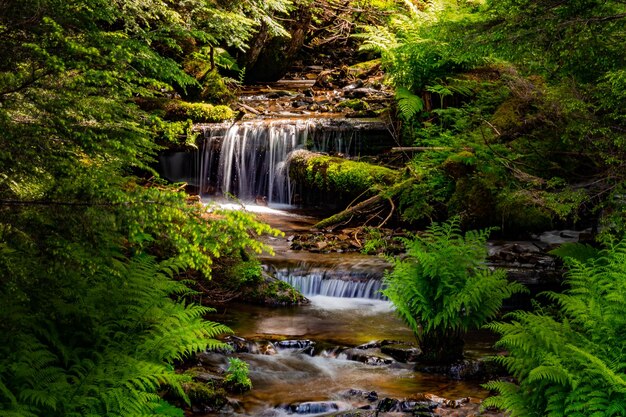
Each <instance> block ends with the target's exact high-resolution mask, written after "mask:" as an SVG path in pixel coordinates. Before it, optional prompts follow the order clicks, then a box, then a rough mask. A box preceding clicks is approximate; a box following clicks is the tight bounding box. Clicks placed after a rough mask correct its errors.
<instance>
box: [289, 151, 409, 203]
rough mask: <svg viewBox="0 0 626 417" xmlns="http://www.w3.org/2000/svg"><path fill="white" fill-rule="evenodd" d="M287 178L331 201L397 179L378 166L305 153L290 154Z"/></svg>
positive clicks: (389, 171)
mask: <svg viewBox="0 0 626 417" xmlns="http://www.w3.org/2000/svg"><path fill="white" fill-rule="evenodd" d="M289 175H290V177H291V178H292V179H293V180H294V181H296V183H297V184H298V185H301V186H303V187H305V188H310V189H314V190H317V191H322V192H325V193H327V194H328V195H332V196H333V198H335V199H336V198H337V197H339V196H340V195H343V196H346V197H355V196H358V195H360V194H362V193H364V192H366V191H367V190H370V189H372V187H374V186H376V185H390V184H393V183H394V182H396V181H397V180H398V178H399V173H398V172H397V171H395V170H392V169H389V168H386V167H383V166H380V165H374V164H369V163H366V162H359V161H352V160H348V159H342V158H338V157H331V156H326V155H321V154H316V153H314V152H308V151H299V152H297V153H295V154H294V155H293V157H292V160H291V164H290V167H289Z"/></svg>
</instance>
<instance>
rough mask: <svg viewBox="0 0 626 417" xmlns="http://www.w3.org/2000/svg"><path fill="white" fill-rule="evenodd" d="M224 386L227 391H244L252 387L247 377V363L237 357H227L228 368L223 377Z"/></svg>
mask: <svg viewBox="0 0 626 417" xmlns="http://www.w3.org/2000/svg"><path fill="white" fill-rule="evenodd" d="M224 386H225V387H226V389H228V390H229V391H233V392H244V391H248V390H250V389H251V388H252V381H250V378H249V377H248V364H247V363H246V362H244V361H242V360H241V359H238V358H229V359H228V370H227V371H226V377H225V378H224Z"/></svg>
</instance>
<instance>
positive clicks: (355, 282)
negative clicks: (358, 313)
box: [276, 269, 385, 300]
mask: <svg viewBox="0 0 626 417" xmlns="http://www.w3.org/2000/svg"><path fill="white" fill-rule="evenodd" d="M276 277H277V278H278V279H280V280H281V281H285V282H287V283H288V284H290V285H291V286H293V287H294V288H296V289H297V290H298V291H300V292H301V293H302V294H304V295H305V296H307V297H310V296H314V295H325V296H328V297H342V298H368V299H374V300H383V299H385V297H384V296H383V295H382V294H381V292H380V291H381V290H382V289H383V285H382V279H381V277H380V276H374V275H372V274H366V273H359V272H352V271H323V270H321V271H315V270H313V271H292V270H289V269H280V270H277V271H276Z"/></svg>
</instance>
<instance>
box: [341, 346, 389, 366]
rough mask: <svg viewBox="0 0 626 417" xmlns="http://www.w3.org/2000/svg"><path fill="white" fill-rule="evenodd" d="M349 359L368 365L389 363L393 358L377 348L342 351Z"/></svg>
mask: <svg viewBox="0 0 626 417" xmlns="http://www.w3.org/2000/svg"><path fill="white" fill-rule="evenodd" d="M342 354H344V355H346V357H347V359H348V360H351V361H357V362H362V363H366V364H368V365H377V366H378V365H389V364H391V363H393V359H392V358H391V357H389V356H386V355H383V354H382V353H380V351H378V350H377V349H358V348H354V349H347V350H344V351H343V352H342Z"/></svg>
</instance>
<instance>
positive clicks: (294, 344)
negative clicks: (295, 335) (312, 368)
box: [274, 340, 315, 356]
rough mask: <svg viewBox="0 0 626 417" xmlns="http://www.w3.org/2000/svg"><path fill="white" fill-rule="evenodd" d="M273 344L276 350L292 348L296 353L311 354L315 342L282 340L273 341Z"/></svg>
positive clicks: (313, 350)
mask: <svg viewBox="0 0 626 417" xmlns="http://www.w3.org/2000/svg"><path fill="white" fill-rule="evenodd" d="M274 346H276V348H277V349H278V350H286V349H289V350H294V351H297V352H298V353H302V354H305V355H310V356H313V354H314V353H315V342H313V341H311V340H283V341H280V342H275V343H274Z"/></svg>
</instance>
